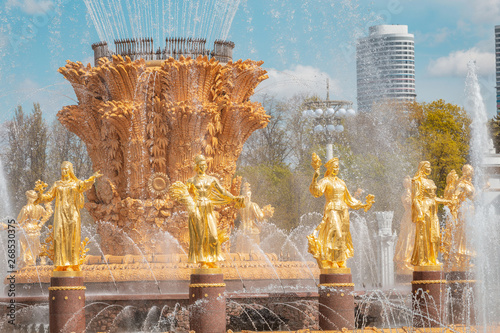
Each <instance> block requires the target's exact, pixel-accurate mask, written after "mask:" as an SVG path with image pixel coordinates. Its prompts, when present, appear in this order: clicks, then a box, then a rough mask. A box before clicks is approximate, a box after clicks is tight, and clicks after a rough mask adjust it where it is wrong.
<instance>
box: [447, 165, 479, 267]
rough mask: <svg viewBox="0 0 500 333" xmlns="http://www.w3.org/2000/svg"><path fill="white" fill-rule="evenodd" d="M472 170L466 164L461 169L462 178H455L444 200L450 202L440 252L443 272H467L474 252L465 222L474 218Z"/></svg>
mask: <svg viewBox="0 0 500 333" xmlns="http://www.w3.org/2000/svg"><path fill="white" fill-rule="evenodd" d="M455 175H456V173H455ZM473 175H474V168H473V167H472V166H471V165H469V164H466V165H464V166H463V167H462V177H460V179H458V180H457V179H456V178H458V176H456V177H455V179H454V180H455V182H454V183H453V185H454V186H453V187H452V189H451V190H450V191H448V192H449V194H448V195H447V192H446V191H445V198H446V199H450V200H452V205H451V206H450V212H451V214H450V215H451V216H450V218H449V219H448V220H447V221H446V230H445V236H444V237H443V244H442V252H443V259H444V261H445V271H448V272H449V271H467V270H469V269H470V268H471V267H472V265H471V258H472V257H473V256H474V250H473V249H471V246H470V244H469V242H468V239H467V220H469V219H471V218H472V217H473V216H474V202H473V200H474V196H475V188H474V185H473V184H472V177H473ZM447 187H448V186H447Z"/></svg>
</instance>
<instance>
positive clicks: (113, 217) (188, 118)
mask: <svg viewBox="0 0 500 333" xmlns="http://www.w3.org/2000/svg"><path fill="white" fill-rule="evenodd" d="M262 63H263V62H262V61H259V62H258V61H251V60H245V61H241V60H239V61H236V62H232V61H229V62H228V63H227V64H222V63H219V62H218V61H216V60H215V59H213V58H212V59H210V60H208V58H207V57H201V56H200V57H198V58H196V59H191V58H184V57H182V56H181V57H180V59H179V60H176V59H173V58H169V59H167V60H164V61H161V62H159V61H158V62H156V63H154V64H153V63H148V64H147V63H146V61H145V60H144V59H139V60H135V61H131V60H130V58H128V57H125V58H123V57H121V56H119V55H113V56H112V60H109V59H108V58H101V59H100V60H99V62H98V65H97V66H96V67H91V66H90V64H89V65H87V66H84V65H83V64H82V63H80V62H70V61H68V63H67V65H66V66H65V67H62V68H60V69H59V72H60V73H61V74H63V75H64V77H65V78H66V79H67V80H68V81H69V82H70V83H71V84H72V86H73V88H74V90H75V93H76V96H77V98H78V105H72V106H66V107H64V108H63V109H62V110H61V111H59V113H58V118H59V120H60V122H61V123H62V124H63V125H64V126H65V127H66V128H67V129H69V130H70V131H71V132H73V133H75V134H76V135H78V136H79V137H80V138H81V139H82V140H83V142H84V143H85V144H86V146H87V151H88V153H89V156H90V158H91V159H92V162H93V166H94V170H102V172H103V177H102V179H101V180H100V181H99V182H98V183H97V184H96V186H95V187H94V188H92V189H91V190H90V191H88V192H87V198H88V202H87V204H86V206H85V207H86V208H87V210H88V211H89V212H90V214H91V215H92V217H93V218H94V219H95V220H96V221H107V222H109V223H110V224H112V225H113V226H114V227H110V226H109V223H108V225H104V224H99V225H98V229H97V231H98V233H99V234H100V235H101V239H102V242H101V247H102V250H103V251H104V253H106V254H110V255H121V256H123V255H125V254H139V253H138V249H140V250H141V252H142V253H144V254H152V253H154V252H155V247H160V246H161V244H162V242H163V241H164V237H162V233H161V231H167V232H169V233H170V234H172V235H173V236H174V237H175V238H176V239H177V240H179V242H180V243H181V244H182V245H183V246H184V247H185V248H187V246H188V237H187V235H188V228H187V225H188V224H187V220H188V216H187V215H188V214H187V213H186V212H185V210H184V208H183V207H182V205H181V204H179V203H175V202H174V200H172V199H171V198H170V197H169V195H168V188H169V186H170V184H171V183H174V182H176V181H181V182H185V181H186V180H188V179H189V178H191V177H192V176H193V175H194V172H193V169H192V167H191V162H192V161H193V159H194V157H195V156H197V155H199V154H203V155H205V156H206V157H207V169H208V170H209V171H210V174H212V175H214V176H215V177H216V178H217V179H218V180H219V183H220V185H221V187H223V188H225V189H226V190H228V191H230V192H231V193H233V194H235V195H236V194H237V193H239V188H240V181H241V180H240V179H239V178H235V179H233V178H234V173H235V170H236V160H237V159H238V157H239V155H240V153H241V150H242V148H243V144H244V143H245V141H246V140H247V139H248V137H249V136H250V135H251V134H252V133H253V132H254V131H255V130H257V129H260V128H263V127H265V126H266V125H267V123H268V122H269V116H268V115H266V113H265V110H264V109H263V107H262V106H261V105H260V104H259V103H257V102H251V101H250V100H249V98H250V97H251V96H252V94H253V92H254V89H255V88H256V87H257V85H258V84H259V83H260V82H261V81H263V80H265V79H266V78H267V75H265V74H266V71H265V70H264V69H262V68H261V67H260V66H261V65H262ZM216 210H217V212H218V214H219V215H220V218H219V222H218V228H219V229H221V230H229V229H230V228H229V226H231V225H232V224H233V221H234V218H235V216H236V208H235V207H234V206H227V205H223V206H219V207H217V208H216ZM120 230H122V231H123V232H125V233H126V234H127V235H128V236H129V237H130V238H131V239H132V240H133V242H131V241H130V240H127V239H125V237H123V233H122V232H121V231H120ZM134 243H135V244H134ZM159 244H160V245H159ZM136 245H137V246H138V248H137V247H136Z"/></svg>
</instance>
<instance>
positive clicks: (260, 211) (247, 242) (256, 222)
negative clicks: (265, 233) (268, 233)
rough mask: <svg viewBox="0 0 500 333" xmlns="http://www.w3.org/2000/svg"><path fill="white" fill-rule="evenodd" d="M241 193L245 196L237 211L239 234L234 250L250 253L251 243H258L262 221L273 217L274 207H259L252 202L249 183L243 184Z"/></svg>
mask: <svg viewBox="0 0 500 333" xmlns="http://www.w3.org/2000/svg"><path fill="white" fill-rule="evenodd" d="M242 194H243V197H244V198H245V207H243V208H240V209H239V211H238V212H239V213H240V217H241V223H240V226H239V230H240V231H241V234H240V237H238V239H237V241H236V252H239V253H250V252H251V250H252V245H253V244H256V245H259V244H260V232H261V229H262V223H264V222H265V221H266V219H268V218H271V217H273V215H274V207H272V206H271V205H266V206H264V207H262V208H260V207H259V205H258V204H257V203H255V202H253V201H252V190H251V188H250V184H249V183H244V184H243V190H242Z"/></svg>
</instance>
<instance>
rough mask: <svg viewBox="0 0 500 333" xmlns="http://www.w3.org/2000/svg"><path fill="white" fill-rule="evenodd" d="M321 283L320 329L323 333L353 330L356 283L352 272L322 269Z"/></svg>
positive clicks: (346, 269)
mask: <svg viewBox="0 0 500 333" xmlns="http://www.w3.org/2000/svg"><path fill="white" fill-rule="evenodd" d="M319 283H320V284H319V286H318V293H319V305H318V306H319V327H320V328H321V329H322V330H323V331H333V330H341V329H342V328H346V329H348V330H353V329H354V328H355V322H354V283H352V275H351V270H350V269H349V268H337V269H322V270H321V274H320V276H319Z"/></svg>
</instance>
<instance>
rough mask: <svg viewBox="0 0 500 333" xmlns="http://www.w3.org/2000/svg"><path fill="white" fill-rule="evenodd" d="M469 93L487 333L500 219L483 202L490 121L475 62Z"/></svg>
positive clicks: (495, 309) (475, 233) (481, 318)
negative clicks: (487, 124)
mask: <svg viewBox="0 0 500 333" xmlns="http://www.w3.org/2000/svg"><path fill="white" fill-rule="evenodd" d="M465 91H466V97H467V100H466V109H467V111H468V112H469V114H470V115H471V117H472V124H471V145H470V156H471V163H472V166H473V167H474V170H475V177H474V186H475V188H476V192H477V193H476V198H477V199H476V202H475V216H474V218H473V219H472V221H467V222H468V223H467V224H468V225H467V232H468V234H469V235H470V237H471V243H472V244H474V247H475V250H476V257H475V269H474V273H475V279H476V280H477V284H476V295H475V300H476V313H477V316H478V324H479V325H483V328H484V329H483V331H484V332H486V331H487V330H488V326H487V325H491V324H492V323H494V322H496V321H497V318H498V316H499V315H500V302H499V299H498V294H499V291H500V284H499V279H500V272H499V267H500V254H499V251H500V249H499V248H498V240H499V239H500V228H499V226H498V216H497V215H495V214H494V212H493V211H492V209H491V208H492V207H488V206H487V205H486V204H485V202H484V200H482V199H484V185H485V182H486V178H485V176H486V173H485V170H484V167H483V162H484V161H483V159H484V153H485V152H486V149H487V147H488V140H489V137H488V131H487V129H486V123H487V120H488V117H487V113H486V108H485V105H484V102H483V98H482V96H481V91H480V87H479V81H478V77H477V75H476V64H475V62H473V61H471V62H469V64H468V73H467V79H466V89H465Z"/></svg>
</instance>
